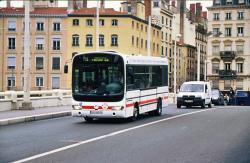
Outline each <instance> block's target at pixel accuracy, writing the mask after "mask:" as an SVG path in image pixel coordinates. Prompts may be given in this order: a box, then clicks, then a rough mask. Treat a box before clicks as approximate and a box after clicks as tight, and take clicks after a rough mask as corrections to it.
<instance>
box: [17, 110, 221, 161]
mask: <svg viewBox="0 0 250 163" xmlns="http://www.w3.org/2000/svg"><path fill="white" fill-rule="evenodd" d="M218 108H219V107H218ZM218 108H212V109H205V110H199V111H194V112H190V113H185V114H181V115H177V116H173V117H169V118H164V119H160V120H157V121H154V122H149V123H146V124H142V125H139V126H135V127H131V128H127V129H123V130H120V131H115V132H112V133H109V134H106V135H102V136H98V137H95V138H91V139H88V140H84V141H81V142H78V143H75V144H71V145H68V146H65V147H62V148H58V149H54V150H52V151H48V152H45V153H41V154H38V155H34V156H31V157H28V158H24V159H22V160H18V161H15V162H13V163H23V162H27V161H31V160H35V159H37V158H41V157H44V156H47V155H50V154H54V153H57V152H61V151H64V150H67V149H70V148H74V147H77V146H80V145H83V144H87V143H91V142H95V141H98V140H101V139H105V138H108V137H112V136H116V135H118V134H121V133H124V132H128V131H132V130H135V129H139V128H143V127H146V126H150V125H153V124H156V123H160V122H164V121H168V120H172V119H176V118H180V117H184V116H187V115H192V114H197V113H201V112H205V111H211V110H215V109H218Z"/></svg>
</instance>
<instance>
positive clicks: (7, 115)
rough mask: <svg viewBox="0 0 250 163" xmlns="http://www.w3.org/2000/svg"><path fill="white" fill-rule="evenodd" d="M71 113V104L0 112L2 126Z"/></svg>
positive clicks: (0, 124)
mask: <svg viewBox="0 0 250 163" xmlns="http://www.w3.org/2000/svg"><path fill="white" fill-rule="evenodd" d="M70 115H71V106H57V107H45V108H35V109H34V110H11V111H3V112H0V126H4V125H10V124H16V123H23V122H31V121H38V120H44V119H51V118H58V117H63V116H70Z"/></svg>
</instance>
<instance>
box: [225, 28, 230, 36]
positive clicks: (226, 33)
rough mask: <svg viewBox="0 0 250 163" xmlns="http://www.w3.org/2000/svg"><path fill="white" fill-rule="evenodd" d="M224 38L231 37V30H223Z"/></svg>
mask: <svg viewBox="0 0 250 163" xmlns="http://www.w3.org/2000/svg"><path fill="white" fill-rule="evenodd" d="M225 36H227V37H228V36H231V28H225Z"/></svg>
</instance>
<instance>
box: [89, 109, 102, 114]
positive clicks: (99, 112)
mask: <svg viewBox="0 0 250 163" xmlns="http://www.w3.org/2000/svg"><path fill="white" fill-rule="evenodd" d="M90 114H102V111H101V110H91V111H90Z"/></svg>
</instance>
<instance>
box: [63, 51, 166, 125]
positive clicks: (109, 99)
mask: <svg viewBox="0 0 250 163" xmlns="http://www.w3.org/2000/svg"><path fill="white" fill-rule="evenodd" d="M66 72H67V66H66V67H65V73H66ZM72 97H73V102H72V107H73V110H72V116H73V117H84V119H85V120H86V121H92V120H93V119H94V118H129V119H131V120H136V119H137V117H138V115H139V114H143V113H147V112H148V113H150V114H153V115H161V114H162V108H163V107H165V106H167V105H168V102H167V100H168V62H167V59H166V58H160V57H145V56H126V55H121V54H119V53H117V52H113V51H101V52H90V53H84V54H78V55H76V56H74V57H73V60H72Z"/></svg>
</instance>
